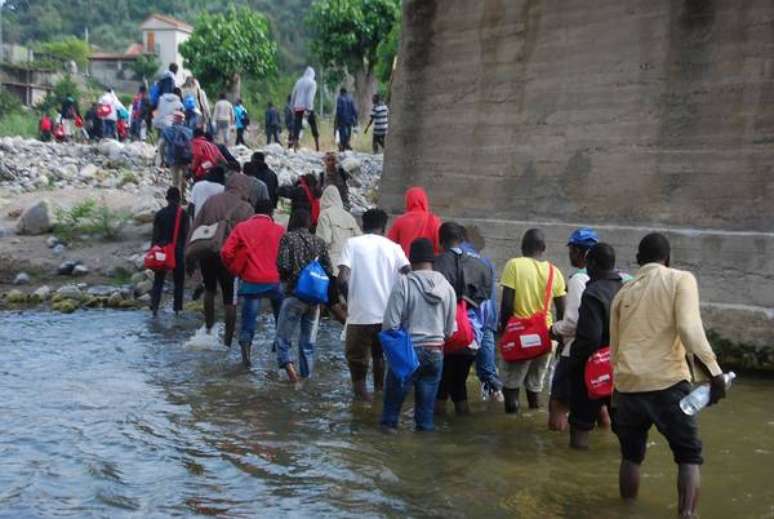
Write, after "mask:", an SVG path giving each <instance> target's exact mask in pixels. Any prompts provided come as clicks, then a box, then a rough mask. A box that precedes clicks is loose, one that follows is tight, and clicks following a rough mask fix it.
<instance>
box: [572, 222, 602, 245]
mask: <svg viewBox="0 0 774 519" xmlns="http://www.w3.org/2000/svg"><path fill="white" fill-rule="evenodd" d="M597 243H599V236H597V233H596V232H595V231H594V229H592V228H590V227H581V228H580V229H576V230H575V231H573V233H572V234H571V235H570V240H569V241H568V242H567V245H575V246H576V247H582V248H584V249H590V248H591V247H593V246H594V245H596V244H597Z"/></svg>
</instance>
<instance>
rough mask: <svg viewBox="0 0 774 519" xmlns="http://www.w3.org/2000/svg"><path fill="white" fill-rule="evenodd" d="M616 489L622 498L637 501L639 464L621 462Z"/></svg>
mask: <svg viewBox="0 0 774 519" xmlns="http://www.w3.org/2000/svg"><path fill="white" fill-rule="evenodd" d="M618 489H619V491H620V492H621V497H622V498H624V499H627V500H630V499H637V493H638V492H639V490H640V466H639V464H637V463H634V462H632V461H626V460H621V467H620V468H619V470H618Z"/></svg>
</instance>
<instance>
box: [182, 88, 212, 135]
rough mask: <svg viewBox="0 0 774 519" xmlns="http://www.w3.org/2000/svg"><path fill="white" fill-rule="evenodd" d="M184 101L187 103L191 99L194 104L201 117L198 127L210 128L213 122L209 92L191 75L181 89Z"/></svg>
mask: <svg viewBox="0 0 774 519" xmlns="http://www.w3.org/2000/svg"><path fill="white" fill-rule="evenodd" d="M180 91H181V92H182V99H183V101H185V100H186V99H188V98H190V99H191V100H192V101H193V102H194V106H195V110H196V112H197V113H198V114H199V116H200V120H199V124H198V127H200V128H205V129H206V128H208V127H209V124H210V121H211V120H212V114H211V113H210V101H209V99H208V98H207V92H206V91H205V90H204V89H203V88H202V87H201V86H200V85H199V81H198V80H197V79H196V78H195V77H193V76H191V75H189V76H188V77H187V78H185V82H184V83H183V85H182V86H181V87H180Z"/></svg>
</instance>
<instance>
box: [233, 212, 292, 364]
mask: <svg viewBox="0 0 774 519" xmlns="http://www.w3.org/2000/svg"><path fill="white" fill-rule="evenodd" d="M256 210H257V214H256V215H255V216H253V217H252V218H250V219H249V220H246V221H244V222H242V223H240V224H238V225H237V226H236V227H234V230H233V231H231V234H230V235H229V237H228V239H227V240H226V242H225V243H224V244H223V249H221V252H220V257H221V259H222V260H223V264H224V265H225V266H226V268H227V269H228V270H229V272H231V273H232V274H233V275H235V276H237V277H239V279H240V282H239V291H238V295H239V296H240V297H241V298H242V323H241V329H240V331H239V346H240V348H241V350H242V364H244V366H245V367H246V368H249V367H250V365H251V362H250V354H251V349H252V344H253V336H254V335H255V324H256V317H257V315H258V310H259V309H260V306H261V299H269V300H270V301H271V306H272V310H273V312H274V322H275V323H276V321H277V316H278V315H279V310H280V306H281V305H282V291H281V290H280V277H279V271H278V270H277V254H278V252H279V243H280V238H282V235H283V234H285V229H284V228H283V227H282V226H281V225H279V224H276V223H275V222H274V220H273V219H272V212H273V211H274V206H273V204H272V202H271V200H261V201H259V202H258V203H257V206H256Z"/></svg>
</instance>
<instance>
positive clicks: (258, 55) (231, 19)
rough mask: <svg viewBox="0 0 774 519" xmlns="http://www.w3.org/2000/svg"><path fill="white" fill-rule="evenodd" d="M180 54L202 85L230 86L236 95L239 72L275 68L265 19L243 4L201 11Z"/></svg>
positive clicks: (264, 72) (263, 73)
mask: <svg viewBox="0 0 774 519" xmlns="http://www.w3.org/2000/svg"><path fill="white" fill-rule="evenodd" d="M180 54H182V56H183V58H184V64H185V66H186V67H187V68H189V69H190V70H191V71H192V72H193V73H194V75H195V76H196V77H197V78H198V79H199V81H201V82H202V83H203V84H204V85H211V86H214V87H229V88H231V89H232V90H233V91H235V93H236V94H237V95H238V89H239V84H240V81H241V76H243V75H249V76H251V77H254V78H259V79H260V78H265V77H267V76H270V75H273V74H274V73H275V72H276V70H277V44H276V43H275V42H274V38H273V37H272V34H271V28H270V27H269V21H268V19H267V18H266V17H265V16H264V15H262V14H261V13H259V12H256V11H253V10H252V9H249V8H245V7H241V8H238V9H237V8H234V7H232V8H230V9H229V10H228V11H227V12H226V13H222V14H204V15H201V16H200V17H199V19H198V20H197V21H196V24H195V26H194V32H193V34H191V37H190V38H189V39H188V40H187V41H186V42H185V43H183V45H182V46H181V47H180Z"/></svg>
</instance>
